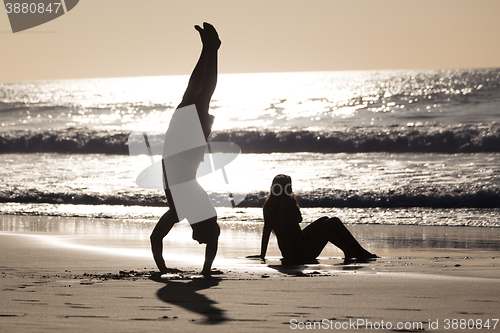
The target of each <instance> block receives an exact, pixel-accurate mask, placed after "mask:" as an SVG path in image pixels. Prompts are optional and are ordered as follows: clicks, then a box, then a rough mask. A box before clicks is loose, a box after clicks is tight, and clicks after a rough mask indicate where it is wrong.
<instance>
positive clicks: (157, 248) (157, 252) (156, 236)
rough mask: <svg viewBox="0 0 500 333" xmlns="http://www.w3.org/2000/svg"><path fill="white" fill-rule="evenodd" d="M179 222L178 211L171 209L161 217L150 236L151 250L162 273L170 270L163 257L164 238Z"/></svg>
mask: <svg viewBox="0 0 500 333" xmlns="http://www.w3.org/2000/svg"><path fill="white" fill-rule="evenodd" d="M177 222H179V219H178V217H177V212H176V211H175V210H174V209H169V210H168V211H167V212H166V213H165V214H163V216H162V217H161V218H160V220H159V221H158V223H157V224H156V226H155V228H154V230H153V232H152V233H151V236H150V237H149V239H150V241H151V251H152V252H153V258H154V260H155V263H156V266H158V269H159V270H160V272H161V273H167V272H168V271H169V270H168V268H167V266H166V265H165V260H164V259H163V238H165V236H166V235H167V234H168V233H169V232H170V230H171V229H172V227H173V226H174V224H175V223H177Z"/></svg>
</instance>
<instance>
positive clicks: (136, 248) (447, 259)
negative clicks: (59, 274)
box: [0, 215, 500, 278]
mask: <svg viewBox="0 0 500 333" xmlns="http://www.w3.org/2000/svg"><path fill="white" fill-rule="evenodd" d="M262 225H263V224H262V223H259V222H220V226H221V237H220V240H219V254H218V257H217V258H216V261H215V262H214V265H215V267H217V268H218V269H222V270H224V271H225V272H226V274H229V273H228V272H230V271H231V272H238V271H249V272H254V273H255V274H257V275H261V274H289V273H291V274H296V273H297V272H305V273H306V274H310V273H312V272H315V271H317V272H320V273H321V274H327V275H329V274H337V273H341V272H346V273H347V272H352V271H356V272H360V273H362V272H366V273H370V272H375V273H376V272H393V271H396V272H412V273H438V274H447V275H458V276H478V277H493V278H495V277H496V278H499V277H500V268H499V267H500V264H499V263H498V261H499V260H500V242H499V240H500V228H480V227H440V226H439V227H438V226H403V225H366V224H365V225H347V228H348V229H349V230H351V232H352V233H353V234H354V235H356V237H357V238H358V239H359V240H360V242H361V243H362V244H365V245H366V247H367V249H369V250H370V251H372V252H374V253H377V255H378V256H380V257H381V258H380V259H377V260H376V261H374V262H364V263H360V262H345V261H344V260H343V258H342V252H341V251H340V250H338V249H337V248H336V247H335V246H333V245H328V246H326V248H325V249H324V251H323V252H322V253H321V256H320V257H318V260H317V263H311V264H307V265H304V266H301V267H294V268H293V269H291V270H290V268H286V267H282V266H281V261H280V258H281V254H280V252H279V249H278V247H277V244H276V240H275V238H274V237H273V236H271V240H270V243H269V249H268V257H267V260H266V262H261V261H260V260H250V259H245V256H247V255H250V254H254V253H257V252H258V251H259V250H260V238H261V235H262ZM152 228H153V224H152V223H148V222H144V221H140V222H137V221H131V220H125V221H122V220H110V219H82V218H62V217H38V216H30V217H26V216H8V215H4V216H1V217H0V231H2V232H7V233H18V234H25V235H37V237H42V238H43V239H45V240H46V241H49V242H53V243H57V244H58V246H62V247H71V248H74V249H79V250H82V251H106V252H108V253H110V254H115V255H120V256H139V257H144V258H148V259H150V258H151V253H150V250H149V234H150V233H151V229H152ZM171 233H172V235H173V236H172V237H170V238H169V239H166V240H165V242H164V245H165V249H166V250H167V252H166V260H167V262H170V263H171V265H172V267H177V266H176V265H181V266H179V267H189V268H190V269H195V270H196V269H197V268H198V267H197V266H198V263H199V262H200V260H202V257H203V254H204V251H203V248H202V247H200V246H199V245H198V243H197V242H195V241H193V240H192V239H191V229H190V227H189V224H188V223H187V222H186V223H184V222H182V223H179V224H177V225H176V226H175V227H174V228H173V229H172V231H171ZM132 268H136V267H132ZM124 269H125V268H124Z"/></svg>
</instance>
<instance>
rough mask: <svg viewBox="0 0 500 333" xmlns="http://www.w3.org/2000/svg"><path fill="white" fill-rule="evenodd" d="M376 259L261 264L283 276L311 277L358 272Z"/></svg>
mask: <svg viewBox="0 0 500 333" xmlns="http://www.w3.org/2000/svg"><path fill="white" fill-rule="evenodd" d="M375 261H376V258H370V259H344V261H343V262H341V263H333V264H332V263H328V264H325V263H324V262H323V261H321V262H320V261H318V260H312V261H308V262H305V263H300V264H293V263H286V262H283V260H267V259H266V260H261V263H263V264H267V267H269V268H272V269H274V270H276V271H278V272H280V273H282V274H286V275H292V276H310V275H315V274H320V272H322V273H325V272H329V271H332V272H333V271H357V270H360V269H364V268H366V266H365V265H364V264H368V263H373V262H375Z"/></svg>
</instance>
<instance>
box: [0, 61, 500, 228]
mask: <svg viewBox="0 0 500 333" xmlns="http://www.w3.org/2000/svg"><path fill="white" fill-rule="evenodd" d="M187 81H188V76H157V77H136V78H108V79H81V80H60V81H36V82H35V81H34V82H12V83H9V82H4V83H0V166H1V167H0V175H1V180H2V181H1V183H0V203H1V204H0V214H7V215H23V216H24V215H30V216H56V217H57V216H61V217H89V218H107V219H126V220H134V221H144V222H145V223H149V222H156V221H157V219H158V218H159V217H160V216H161V215H162V214H163V212H164V211H165V210H166V199H165V195H164V194H163V191H162V190H159V189H145V188H141V187H140V186H138V185H137V184H136V178H137V176H138V175H139V173H140V172H141V171H142V170H144V169H145V168H146V167H148V166H149V165H150V164H151V156H147V155H145V154H142V155H132V156H131V155H130V154H129V136H130V135H131V134H132V136H133V135H142V133H144V132H145V133H147V134H148V137H149V140H150V142H151V145H152V149H153V153H154V156H153V160H154V161H159V160H160V158H161V156H160V154H161V146H162V144H163V136H164V133H165V131H166V129H167V128H168V124H169V120H170V117H171V115H172V113H173V111H174V109H175V107H176V106H177V104H178V103H179V102H180V98H181V96H182V94H183V91H184V89H185V87H186V85H187ZM211 113H212V114H213V115H214V116H215V122H214V126H213V129H212V134H211V136H210V141H212V142H233V143H235V144H237V145H238V146H239V147H240V148H241V154H240V155H239V156H238V157H237V158H236V159H235V160H234V161H232V162H231V163H229V164H227V165H226V166H225V167H224V170H221V169H219V170H216V171H215V172H212V173H210V174H208V175H206V176H203V177H200V178H199V182H200V184H202V186H203V187H204V188H205V190H206V191H207V192H208V193H209V194H210V197H211V199H212V201H213V203H214V205H215V206H216V209H217V211H218V215H219V220H221V221H230V222H231V221H232V222H238V221H243V222H259V221H262V212H261V209H260V207H262V204H263V202H264V200H265V197H266V195H267V194H268V192H269V188H270V185H271V181H272V179H273V177H274V176H275V175H277V174H280V173H285V174H288V175H290V176H291V177H292V182H293V188H294V192H295V193H296V195H297V197H298V200H299V203H300V205H301V207H303V213H304V214H303V215H304V220H306V221H312V220H313V219H314V218H317V217H320V216H323V215H330V216H331V215H337V216H339V217H341V219H343V220H344V221H345V222H347V223H352V224H405V225H429V226H481V227H500V124H499V120H500V69H498V68H496V69H471V70H462V69H461V70H425V71H424V70H421V71H416V70H415V71H409V70H398V71H352V72H304V73H262V74H222V75H220V76H219V81H218V86H217V89H216V92H215V94H214V96H213V100H212V103H211ZM225 176H226V177H227V180H228V183H229V184H226V182H225ZM160 186H161V184H160ZM229 194H231V195H232V196H233V198H235V199H236V201H237V203H238V205H237V207H234V208H233V207H231V205H230V204H228V202H230V201H229V200H228V198H229ZM10 227H11V226H3V227H2V230H8V229H9V228H10Z"/></svg>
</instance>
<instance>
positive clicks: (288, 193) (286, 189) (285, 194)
mask: <svg viewBox="0 0 500 333" xmlns="http://www.w3.org/2000/svg"><path fill="white" fill-rule="evenodd" d="M283 199H292V200H293V201H294V202H295V204H296V205H297V207H298V203H297V200H296V199H295V194H294V193H293V191H292V178H291V177H290V176H288V175H283V174H280V175H277V176H276V177H274V179H273V183H272V185H271V191H270V192H269V195H268V196H267V198H266V201H265V202H264V206H263V211H264V221H265V222H266V223H269V224H270V225H271V228H272V231H273V232H274V233H276V231H278V232H280V231H281V230H282V229H283V226H282V225H278V224H280V221H281V220H280V218H279V213H280V203H281V201H282V200H283ZM281 222H283V221H281Z"/></svg>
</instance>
